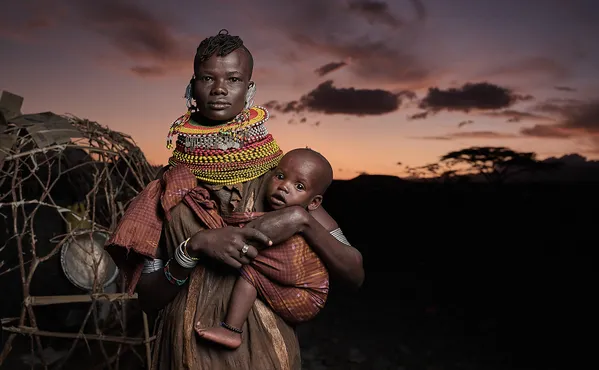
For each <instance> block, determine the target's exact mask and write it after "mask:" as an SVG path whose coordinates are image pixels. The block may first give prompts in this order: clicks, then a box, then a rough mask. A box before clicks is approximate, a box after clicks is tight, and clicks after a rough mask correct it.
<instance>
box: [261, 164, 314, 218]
mask: <svg viewBox="0 0 599 370" xmlns="http://www.w3.org/2000/svg"><path fill="white" fill-rule="evenodd" d="M299 157H300V156H296V155H286V156H285V157H283V158H282V159H281V162H280V163H279V165H278V166H277V168H276V169H275V171H274V173H273V176H272V178H271V179H270V180H269V183H268V189H267V191H266V203H267V204H268V205H269V206H270V207H271V208H272V209H280V208H283V207H289V206H295V205H299V206H301V207H302V208H307V207H308V205H309V204H310V202H311V201H312V199H313V198H314V196H316V195H318V194H316V193H315V191H316V189H318V187H317V181H318V179H317V178H316V177H317V176H315V174H317V173H318V171H317V170H318V168H317V164H316V163H314V162H313V161H310V160H306V158H299Z"/></svg>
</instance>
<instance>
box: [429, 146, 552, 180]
mask: <svg viewBox="0 0 599 370" xmlns="http://www.w3.org/2000/svg"><path fill="white" fill-rule="evenodd" d="M439 162H440V163H444V164H446V165H447V166H448V167H450V168H454V169H455V170H454V171H455V172H454V174H460V173H463V174H480V175H482V176H484V177H485V178H486V179H487V180H488V181H489V182H490V183H495V184H501V183H503V182H505V181H506V180H507V179H508V178H512V177H514V176H516V175H518V174H520V173H522V172H534V171H543V170H548V169H552V168H555V167H556V164H554V163H545V162H541V161H538V160H537V158H536V154H535V153H533V152H517V151H514V150H511V149H509V148H504V147H471V148H466V149H461V150H458V151H454V152H450V153H447V154H445V155H444V156H442V157H441V159H440V161H439Z"/></svg>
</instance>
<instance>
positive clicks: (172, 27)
mask: <svg viewBox="0 0 599 370" xmlns="http://www.w3.org/2000/svg"><path fill="white" fill-rule="evenodd" d="M3 7H4V8H3V9H2V11H1V12H0V51H1V58H0V89H1V90H8V91H10V92H13V93H15V94H18V95H21V96H24V97H25V103H24V106H23V112H24V113H35V112H41V111H53V112H55V113H58V114H62V113H71V114H74V115H76V116H79V117H82V118H88V119H91V120H94V121H97V122H99V123H101V124H102V125H105V126H108V127H110V128H112V129H114V130H117V131H122V132H126V133H128V134H131V135H132V136H133V138H134V139H135V141H136V142H137V143H138V144H139V145H140V146H141V148H142V149H143V150H144V152H145V153H146V155H147V156H148V158H149V160H150V162H152V163H153V164H164V163H166V161H167V158H168V157H169V155H170V154H169V151H168V150H167V149H166V147H165V137H166V133H167V131H168V128H169V126H170V124H171V122H172V121H173V120H174V119H176V118H177V117H178V116H179V115H181V114H183V113H184V112H185V102H184V99H183V97H182V96H183V93H184V89H185V86H186V84H187V82H188V81H189V78H190V77H191V75H192V73H193V70H192V62H193V56H194V54H195V50H196V47H197V45H198V44H199V42H200V41H201V40H202V39H203V38H205V37H207V36H211V35H214V34H216V33H218V31H219V30H220V29H222V28H227V29H228V30H229V31H230V33H231V34H233V35H239V36H241V37H242V38H243V40H244V42H245V45H246V46H247V47H248V48H249V49H250V50H251V52H252V53H253V55H254V59H255V70H254V76H253V79H254V81H255V82H256V84H257V87H258V92H257V96H256V103H257V104H260V105H267V106H268V107H270V111H271V114H272V115H273V118H272V119H271V120H270V121H269V123H268V128H269V130H270V131H271V132H272V133H273V135H274V136H275V138H276V139H277V140H278V141H279V144H280V145H281V147H282V148H283V150H285V151H287V150H290V149H292V148H296V147H305V146H309V147H311V148H313V149H315V150H318V151H320V152H321V153H323V154H324V155H325V156H326V157H327V158H328V159H329V160H330V161H331V163H332V164H333V168H334V169H335V177H336V178H339V179H345V178H352V177H355V176H356V175H358V174H359V173H362V172H367V173H370V174H391V175H402V174H403V173H402V166H399V165H398V162H401V163H403V164H404V165H410V166H418V165H424V164H427V163H430V162H435V161H436V160H437V159H438V158H439V157H440V156H441V155H443V154H445V153H446V152H448V151H452V150H457V149H461V148H465V147H469V146H508V147H510V148H512V149H516V150H522V151H535V152H537V153H538V154H539V156H540V157H541V158H544V157H548V156H561V155H563V154H567V153H573V152H577V153H581V154H583V155H585V156H587V157H589V158H597V157H599V46H598V45H599V44H598V41H597V37H598V36H597V35H599V2H598V1H597V0H568V1H565V0H393V1H391V0H388V1H372V0H371V1H357V0H294V1H291V0H212V1H206V0H195V1H193V0H171V1H158V0H136V1H133V0H98V1H83V0H21V1H11V2H10V4H9V5H5V4H3ZM267 103H268V104H267Z"/></svg>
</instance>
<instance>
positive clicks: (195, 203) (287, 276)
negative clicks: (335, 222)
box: [106, 166, 329, 323]
mask: <svg viewBox="0 0 599 370" xmlns="http://www.w3.org/2000/svg"><path fill="white" fill-rule="evenodd" d="M182 201H183V202H184V203H185V204H186V205H187V206H188V207H189V208H190V209H191V210H192V211H193V213H194V214H195V215H196V216H197V218H198V219H199V220H200V221H201V223H202V224H203V225H204V226H205V227H206V228H209V229H215V228H220V227H225V226H226V223H225V221H224V220H223V219H222V218H221V216H220V215H219V214H218V210H217V207H216V203H215V202H214V201H212V200H210V196H209V193H208V191H207V190H206V189H205V188H203V187H201V186H198V185H197V179H196V178H195V176H194V175H193V174H192V173H191V171H190V170H189V169H188V168H187V167H186V166H176V167H172V168H171V169H169V170H168V171H166V172H165V173H164V174H163V176H162V178H161V179H159V180H154V181H152V182H151V183H150V184H148V186H147V187H146V188H145V189H144V190H143V191H142V192H141V193H139V195H138V196H137V197H136V198H135V199H134V200H133V201H132V202H131V204H130V205H129V207H127V210H126V212H125V215H124V216H123V218H122V219H121V221H120V222H119V224H118V226H117V228H116V230H115V232H114V233H113V234H112V236H111V238H110V239H109V240H108V242H107V243H106V250H107V251H108V252H109V253H110V255H111V257H112V258H113V260H114V261H115V263H116V265H117V266H118V267H119V268H120V269H121V271H122V273H123V275H124V277H125V281H126V291H127V292H129V293H133V291H134V290H135V286H136V285H137V282H138V281H139V279H140V277H141V271H142V269H143V262H144V258H156V251H157V249H158V243H159V241H160V236H161V233H162V226H163V217H166V219H170V213H169V211H170V210H171V209H172V208H173V207H174V206H175V205H177V204H178V203H180V202H182ZM262 214H263V213H257V212H254V213H235V214H233V215H232V216H231V217H229V218H227V221H228V223H230V224H231V225H238V226H243V225H245V224H246V223H247V222H249V221H251V220H253V219H255V218H257V217H260V216H261V215H262ZM241 275H242V276H243V278H245V279H246V280H247V281H249V282H250V283H251V284H252V285H253V286H254V287H256V290H257V291H258V294H259V295H260V297H261V298H262V299H263V300H265V301H266V302H267V303H268V304H269V305H270V306H271V307H272V308H273V310H275V312H276V313H277V314H278V315H279V316H281V318H283V319H284V320H286V321H288V322H289V323H299V322H302V321H306V320H309V319H311V318H313V317H314V316H315V315H316V314H317V313H318V312H319V311H320V310H321V309H322V308H323V307H324V304H325V302H326V299H327V296H328V291H329V275H328V272H327V270H326V268H325V266H324V264H323V263H322V261H321V260H320V258H318V256H317V255H316V253H314V251H313V250H312V249H311V248H310V246H309V245H308V244H307V243H306V241H305V240H304V239H303V238H302V237H301V236H298V235H296V236H293V237H291V238H290V239H289V240H287V241H286V242H284V243H281V244H279V245H276V246H272V247H269V248H266V249H263V250H261V251H260V254H259V255H258V257H256V258H255V259H254V261H253V262H252V264H251V265H249V266H245V267H244V268H242V269H241Z"/></svg>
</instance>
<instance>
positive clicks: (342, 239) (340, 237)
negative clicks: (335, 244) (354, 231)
mask: <svg viewBox="0 0 599 370" xmlns="http://www.w3.org/2000/svg"><path fill="white" fill-rule="evenodd" d="M331 235H333V237H334V238H335V239H337V240H339V241H340V242H341V243H343V244H345V245H348V246H350V247H351V244H350V243H349V241H348V240H347V238H346V237H345V235H343V231H341V228H340V227H338V228H336V229H335V230H333V231H331Z"/></svg>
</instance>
